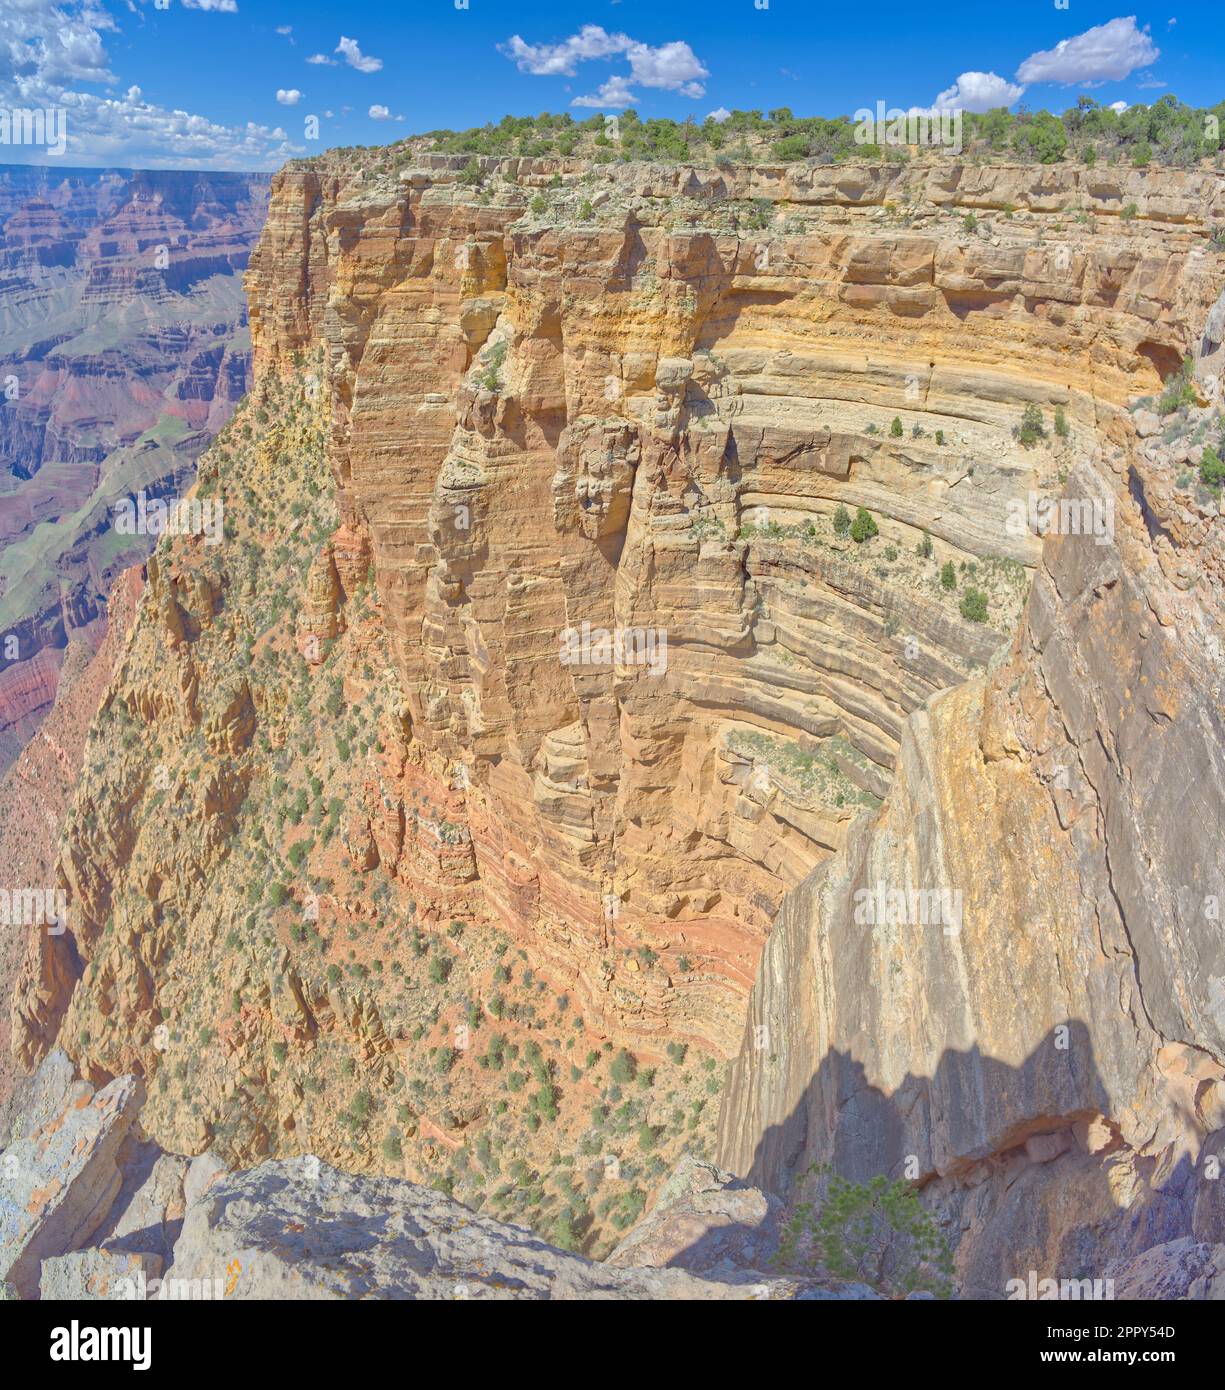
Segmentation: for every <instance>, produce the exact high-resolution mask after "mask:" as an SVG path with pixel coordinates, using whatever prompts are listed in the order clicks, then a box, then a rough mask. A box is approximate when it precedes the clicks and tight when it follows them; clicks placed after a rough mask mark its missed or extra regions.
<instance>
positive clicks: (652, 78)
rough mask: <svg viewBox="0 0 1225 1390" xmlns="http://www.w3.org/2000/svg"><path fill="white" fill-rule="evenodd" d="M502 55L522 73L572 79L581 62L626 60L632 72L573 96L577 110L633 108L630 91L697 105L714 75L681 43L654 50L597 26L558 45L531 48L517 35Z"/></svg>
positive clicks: (500, 47) (501, 49)
mask: <svg viewBox="0 0 1225 1390" xmlns="http://www.w3.org/2000/svg"><path fill="white" fill-rule="evenodd" d="M498 51H499V52H500V53H502V54H504V55H505V56H506V57H507V58H510V59H511V60H512V61H513V62H514V64H515V66H516V67H517V68H518V69H519V71H520V72H526V73H530V74H531V75H532V76H533V77H574V76H575V75H576V74H577V72H578V66H579V64H580V63H587V62H592V61H597V60H604V59H611V58H624V59H626V60H627V61H628V63H629V69H630V70H629V73H628V74H624V73H615V74H614V75H613V76H611V77H609V78H607V79H606V80H605V82H604V83H603V84H602V85H601V86H600V87H599V88H598V89H597V90H596V91H594V92H592V93H589V94H587V95H584V96H578V97H575V98H574V100H573V102H572V103H571V105H573V106H629V105H630V104H631V103H632V102H633V101H635V100H636V97H635V95H634V93H633V90H632V88H633V87H635V86H637V87H649V88H653V89H655V90H657V91H665V92H679V93H680V95H681V96H685V97H690V98H692V99H693V100H694V101H696V100H698V99H699V98H700V97H703V96H705V95H706V88H705V86H704V85H703V82H702V79H703V78H706V77H709V76H710V72H709V71H708V69H707V68H706V65H705V64H704V63H703V62H702V60H701V59H700V58H699V57H698V56H697V54H696V53H694V51H693V49H692V48H690V46H689V45H688V44H687V43H685V42H684V41H683V40H680V39H676V40H674V41H673V42H671V43H665V44H659V45H657V46H655V47H652V46H651V45H650V44H647V43H642V42H640V41H639V40H638V39H633V38H631V37H630V36H629V35H628V34H610V33H608V32H607V31H606V30H604V29H603V28H602V27H601V26H600V25H598V24H584V25H583V27H582V28H581V29H580V30H579V31H578V33H577V34H571V35H570V37H569V38H567V39H563V40H562V41H561V42H560V43H527V42H526V41H525V40H524V39H523V38H522V37H520V35H518V34H513V35H512V36H511V37H510V38H509V39H507V41H506V42H505V43H503V44H499V45H498Z"/></svg>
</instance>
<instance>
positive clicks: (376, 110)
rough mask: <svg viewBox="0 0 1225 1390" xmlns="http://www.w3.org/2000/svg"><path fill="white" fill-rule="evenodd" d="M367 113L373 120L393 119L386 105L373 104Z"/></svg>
mask: <svg viewBox="0 0 1225 1390" xmlns="http://www.w3.org/2000/svg"><path fill="white" fill-rule="evenodd" d="M366 114H367V115H368V116H369V117H370V119H371V120H372V121H389V120H391V112H390V111H389V110H388V109H387V108H386V107H385V106H372V107H371V108H370V110H369V111H368V112H367V113H366Z"/></svg>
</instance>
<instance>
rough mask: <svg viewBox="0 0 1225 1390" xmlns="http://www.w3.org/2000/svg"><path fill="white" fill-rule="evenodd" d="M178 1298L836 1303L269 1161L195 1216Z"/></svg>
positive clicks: (313, 1167)
mask: <svg viewBox="0 0 1225 1390" xmlns="http://www.w3.org/2000/svg"><path fill="white" fill-rule="evenodd" d="M167 1279H168V1282H169V1284H170V1286H171V1287H172V1288H173V1287H175V1286H176V1285H177V1286H178V1287H179V1288H181V1289H191V1288H192V1287H196V1286H198V1287H204V1286H207V1285H211V1284H212V1283H215V1281H217V1280H220V1281H222V1283H223V1284H224V1285H226V1286H227V1287H228V1295H227V1296H229V1297H232V1298H240V1299H269V1298H271V1299H301V1298H306V1299H315V1298H320V1299H337V1298H405V1299H515V1298H520V1299H652V1300H658V1299H837V1298H874V1297H875V1295H874V1294H873V1293H872V1292H871V1290H869V1289H867V1288H865V1287H864V1286H863V1285H848V1286H845V1287H843V1288H840V1289H830V1288H823V1287H820V1286H818V1285H815V1284H812V1283H809V1282H806V1281H803V1280H797V1279H780V1278H770V1277H767V1276H764V1275H762V1274H760V1273H754V1272H752V1271H740V1272H739V1273H738V1274H728V1275H727V1276H725V1277H724V1278H719V1279H716V1278H701V1277H698V1276H697V1275H695V1274H693V1273H690V1272H689V1271H687V1270H684V1269H677V1268H664V1269H655V1268H650V1267H645V1266H644V1267H640V1268H631V1269H626V1268H613V1267H610V1266H609V1265H600V1264H594V1263H593V1262H591V1261H590V1260H585V1259H583V1258H582V1257H581V1256H578V1255H571V1254H567V1253H566V1252H564V1251H562V1250H557V1249H554V1248H553V1247H552V1246H550V1245H547V1244H546V1243H545V1242H544V1241H542V1240H538V1239H537V1238H536V1237H535V1236H533V1235H532V1234H531V1232H530V1231H527V1230H524V1229H523V1228H521V1227H518V1226H507V1225H504V1224H503V1223H502V1222H499V1221H492V1220H490V1219H489V1218H488V1217H484V1216H481V1215H480V1214H478V1213H476V1212H472V1211H469V1210H468V1209H467V1208H466V1207H463V1206H461V1205H460V1204H459V1203H458V1202H456V1201H453V1200H452V1199H451V1198H449V1197H446V1196H444V1195H443V1194H442V1193H439V1192H435V1191H432V1190H431V1189H430V1188H426V1187H420V1186H418V1185H417V1184H416V1183H410V1182H404V1181H401V1180H397V1179H394V1178H365V1177H356V1176H353V1175H351V1174H348V1173H341V1172H338V1171H337V1170H336V1169H334V1168H330V1167H328V1166H327V1165H326V1164H321V1163H319V1161H318V1160H317V1159H314V1158H311V1157H309V1156H308V1157H306V1158H294V1159H286V1160H280V1161H275V1162H271V1163H264V1164H261V1165H260V1166H259V1167H258V1168H254V1169H251V1170H250V1171H248V1172H246V1173H236V1174H233V1175H230V1176H228V1177H225V1178H223V1179H222V1180H221V1181H220V1182H218V1183H217V1184H216V1186H215V1187H213V1188H212V1190H211V1191H210V1192H208V1193H207V1194H206V1195H205V1197H204V1198H203V1199H202V1200H201V1201H200V1202H199V1203H198V1204H197V1205H195V1206H193V1207H192V1208H191V1209H190V1210H189V1211H188V1214H187V1219H186V1221H185V1222H184V1224H183V1234H182V1236H181V1237H180V1238H179V1242H178V1244H177V1245H176V1247H175V1257H174V1265H173V1267H172V1268H171V1270H170V1271H169V1274H168V1275H167Z"/></svg>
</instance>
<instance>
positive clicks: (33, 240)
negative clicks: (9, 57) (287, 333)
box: [0, 166, 269, 772]
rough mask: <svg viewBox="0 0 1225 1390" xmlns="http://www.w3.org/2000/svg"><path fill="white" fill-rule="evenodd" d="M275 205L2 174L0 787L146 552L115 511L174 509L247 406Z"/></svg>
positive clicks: (209, 182)
mask: <svg viewBox="0 0 1225 1390" xmlns="http://www.w3.org/2000/svg"><path fill="white" fill-rule="evenodd" d="M268 187H269V178H268V176H266V175H261V174H230V173H205V174H201V173H195V172H160V171H159V172H142V171H130V170H114V169H96V170H95V169H63V168H33V167H16V166H7V167H4V166H0V402H2V408H0V772H4V771H6V770H7V769H8V768H9V767H10V766H11V764H12V763H13V761H14V759H15V758H16V757H17V755H18V754H19V753H20V752H21V750H22V748H23V747H25V746H26V744H27V743H28V742H29V740H30V738H31V737H32V736H33V735H34V733H35V731H36V730H37V729H38V727H39V726H40V724H41V723H42V722H43V720H44V719H45V718H46V716H47V714H48V712H49V711H50V709H51V707H52V704H53V702H54V700H55V696H56V690H57V687H58V685H59V680H60V672H61V669H62V668H63V665H64V661H65V657H66V654H67V652H68V648H69V645H70V643H72V642H73V641H79V642H81V643H83V644H84V648H85V651H84V655H85V657H86V658H87V657H88V656H89V655H92V654H93V653H94V652H96V650H97V648H98V645H99V643H100V641H101V638H102V633H103V630H104V628H105V608H106V596H107V594H108V593H109V591H110V588H111V584H112V582H113V580H114V579H115V577H116V576H117V575H118V574H119V573H120V572H121V571H122V570H123V569H125V568H126V567H128V566H129V565H131V564H133V563H136V562H138V561H140V560H141V559H143V558H144V556H145V555H146V554H147V553H148V551H149V550H150V549H151V547H152V543H153V540H154V539H155V537H152V536H149V535H143V534H126V535H125V534H122V533H121V532H120V531H119V530H117V528H116V527H114V526H113V525H112V519H113V515H114V512H113V507H114V504H115V503H117V502H118V501H119V500H121V499H123V498H127V497H135V496H138V495H139V494H140V493H142V492H143V493H144V494H145V495H146V496H147V497H149V498H155V497H156V498H166V499H170V498H172V497H177V496H178V495H179V494H180V493H181V492H182V491H183V489H184V488H185V487H187V486H188V485H189V483H190V481H191V479H192V478H193V477H194V467H195V460H196V458H197V456H198V455H199V454H200V452H201V451H202V450H203V449H204V447H205V446H206V445H207V444H208V442H209V441H210V440H211V439H212V437H213V435H214V434H215V433H216V431H217V430H218V429H219V428H220V427H221V426H222V425H223V424H224V423H225V422H226V421H227V420H228V419H229V417H230V415H231V413H232V412H233V409H234V407H235V405H236V404H237V403H238V401H239V400H240V399H241V398H242V396H243V395H244V394H245V392H246V390H247V388H248V385H249V382H250V363H251V358H250V339H249V336H248V332H247V315H246V304H245V300H244V298H243V293H242V279H241V276H242V272H243V270H244V269H245V267H246V265H247V261H248V258H249V256H250V253H251V250H252V248H253V247H254V244H255V241H256V239H257V238H258V236H259V232H260V229H261V227H262V226H263V222H264V216H265V212H266V208H267V199H268Z"/></svg>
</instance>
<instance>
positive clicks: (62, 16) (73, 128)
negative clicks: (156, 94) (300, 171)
mask: <svg viewBox="0 0 1225 1390" xmlns="http://www.w3.org/2000/svg"><path fill="white" fill-rule="evenodd" d="M231 3H232V0H231ZM194 8H205V7H204V6H203V5H202V4H198V5H196V6H195V7H194ZM209 8H224V6H219V5H212V6H209ZM115 32H117V26H116V24H115V22H114V20H113V19H112V18H111V16H110V15H109V14H108V13H107V12H106V11H105V10H103V9H102V8H101V7H100V6H98V5H97V4H96V0H5V3H4V5H3V6H0V107H24V108H33V109H40V108H62V109H63V110H64V112H65V114H66V118H67V149H66V151H65V154H64V157H63V160H62V163H63V164H65V165H84V166H93V167H97V166H105V165H120V166H128V167H131V168H137V169H139V168H146V169H164V168H171V169H208V168H213V169H269V168H275V167H276V166H277V165H278V164H281V163H283V162H284V161H285V160H286V159H288V158H290V157H291V156H293V155H297V154H305V153H306V152H307V151H306V147H305V146H302V145H294V144H292V143H290V142H289V140H288V137H287V136H286V134H285V132H284V131H283V130H281V129H280V128H279V127H274V128H269V127H268V126H263V125H258V124H256V123H255V122H250V121H249V122H246V123H245V124H242V125H237V126H230V125H224V124H221V123H220V122H217V121H213V120H210V119H209V118H208V117H207V116H203V115H199V114H197V113H194V112H189V111H183V110H178V109H175V110H171V109H169V108H167V107H164V106H158V105H155V104H153V103H151V102H148V101H146V100H145V97H144V94H143V93H142V91H141V89H140V88H139V87H138V86H135V85H132V84H128V86H127V87H126V90H124V91H123V94H122V95H108V96H99V95H97V94H96V93H95V92H92V91H88V90H83V88H88V87H90V86H108V87H112V88H113V87H114V84H117V83H118V82H119V78H118V76H117V75H116V74H115V73H114V72H113V71H112V70H111V64H110V61H109V57H108V54H107V52H106V47H105V43H104V36H105V35H107V34H108V33H115ZM4 157H5V159H7V160H9V161H25V160H31V161H33V162H35V163H43V162H44V161H46V162H49V163H51V164H52V165H54V163H55V162H56V161H55V159H50V160H48V157H47V152H46V151H45V150H44V149H42V148H41V147H38V146H30V147H28V148H27V147H22V146H17V145H13V146H5V148H4Z"/></svg>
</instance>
